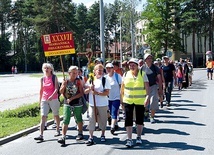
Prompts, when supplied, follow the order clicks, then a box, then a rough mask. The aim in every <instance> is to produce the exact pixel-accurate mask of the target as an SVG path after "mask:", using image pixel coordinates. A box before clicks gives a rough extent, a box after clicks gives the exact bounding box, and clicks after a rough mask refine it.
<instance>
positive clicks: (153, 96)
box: [144, 53, 163, 123]
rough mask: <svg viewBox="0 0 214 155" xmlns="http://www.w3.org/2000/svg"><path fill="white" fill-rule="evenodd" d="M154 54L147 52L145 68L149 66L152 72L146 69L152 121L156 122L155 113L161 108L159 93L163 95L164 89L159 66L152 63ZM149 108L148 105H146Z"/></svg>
mask: <svg viewBox="0 0 214 155" xmlns="http://www.w3.org/2000/svg"><path fill="white" fill-rule="evenodd" d="M152 59H153V57H152V55H151V54H148V53H146V54H145V55H144V61H145V68H146V67H147V68H148V69H149V70H150V71H151V72H150V73H149V72H147V70H148V69H145V72H146V75H147V77H148V79H149V98H150V106H149V109H150V111H151V116H150V122H151V123H155V119H154V117H155V113H156V111H157V110H159V105H158V94H160V95H161V96H162V95H163V89H162V84H163V82H162V78H161V72H160V69H159V67H157V66H155V65H154V64H153V63H152ZM146 109H148V107H146Z"/></svg>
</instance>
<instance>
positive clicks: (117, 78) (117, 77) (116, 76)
mask: <svg viewBox="0 0 214 155" xmlns="http://www.w3.org/2000/svg"><path fill="white" fill-rule="evenodd" d="M114 75H115V78H116V80H117V83H118V84H119V75H118V73H114Z"/></svg>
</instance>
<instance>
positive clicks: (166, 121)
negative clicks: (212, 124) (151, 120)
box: [156, 120, 206, 126]
mask: <svg viewBox="0 0 214 155" xmlns="http://www.w3.org/2000/svg"><path fill="white" fill-rule="evenodd" d="M156 123H167V124H181V125H197V126H206V125H205V124H202V123H196V122H192V121H175V120H169V121H168V120H165V121H161V120H156Z"/></svg>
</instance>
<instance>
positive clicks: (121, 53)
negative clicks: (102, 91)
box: [120, 16, 123, 68]
mask: <svg viewBox="0 0 214 155" xmlns="http://www.w3.org/2000/svg"><path fill="white" fill-rule="evenodd" d="M122 18H123V17H122V16H120V67H121V68H122V62H123V51H122Z"/></svg>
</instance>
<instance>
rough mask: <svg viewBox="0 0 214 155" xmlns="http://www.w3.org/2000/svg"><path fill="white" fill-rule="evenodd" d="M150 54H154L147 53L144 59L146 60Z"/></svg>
mask: <svg viewBox="0 0 214 155" xmlns="http://www.w3.org/2000/svg"><path fill="white" fill-rule="evenodd" d="M149 56H151V57H152V55H151V54H149V53H146V54H144V57H143V58H144V60H146V59H147V58H148V57H149Z"/></svg>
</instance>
